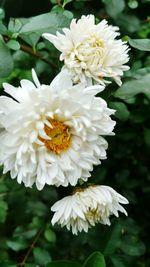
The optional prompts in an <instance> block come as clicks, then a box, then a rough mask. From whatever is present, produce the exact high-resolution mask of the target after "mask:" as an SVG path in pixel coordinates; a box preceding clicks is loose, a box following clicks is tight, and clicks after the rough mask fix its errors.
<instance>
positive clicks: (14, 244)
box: [7, 238, 28, 251]
mask: <svg viewBox="0 0 150 267" xmlns="http://www.w3.org/2000/svg"><path fill="white" fill-rule="evenodd" d="M7 246H8V247H9V248H11V249H12V250H14V251H20V250H24V249H25V248H27V247H28V243H27V242H26V241H25V240H23V239H21V238H20V239H19V238H18V239H17V238H14V239H12V240H8V241H7Z"/></svg>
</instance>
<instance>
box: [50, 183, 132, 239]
mask: <svg viewBox="0 0 150 267" xmlns="http://www.w3.org/2000/svg"><path fill="white" fill-rule="evenodd" d="M119 203H121V204H128V200H127V199H126V198H125V197H123V196H122V195H120V194H118V193H117V192H116V191H115V190H114V189H112V188H111V187H109V186H104V185H101V186H89V187H87V188H86V189H83V190H82V189H80V188H79V189H78V190H77V191H76V192H75V193H74V194H73V195H71V196H67V197H64V198H63V199H61V200H59V201H57V202H56V203H55V204H54V205H53V206H52V207H51V210H52V211H53V212H55V214H54V216H53V218H52V224H53V225H54V224H55V223H58V224H60V225H61V227H63V226H66V227H67V229H68V230H70V229H72V232H73V234H77V233H78V232H81V231H85V232H88V228H91V227H92V226H94V225H95V224H96V223H102V224H107V225H110V220H109V217H110V215H115V216H116V217H118V216H119V214H118V211H120V212H122V213H124V214H125V215H127V212H126V211H125V209H124V208H123V207H122V206H121V205H120V204H119Z"/></svg>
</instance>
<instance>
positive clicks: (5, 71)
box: [0, 37, 13, 77]
mask: <svg viewBox="0 0 150 267" xmlns="http://www.w3.org/2000/svg"><path fill="white" fill-rule="evenodd" d="M6 66H7V68H6ZM12 69H13V59H12V56H11V53H10V51H9V49H8V47H7V46H6V44H5V43H4V41H3V40H2V37H0V77H6V76H8V75H9V74H10V73H11V71H12Z"/></svg>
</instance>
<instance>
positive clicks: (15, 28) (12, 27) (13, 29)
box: [8, 18, 22, 33]
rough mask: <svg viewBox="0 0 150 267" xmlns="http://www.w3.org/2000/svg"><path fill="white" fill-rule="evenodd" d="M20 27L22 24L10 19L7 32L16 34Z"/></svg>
mask: <svg viewBox="0 0 150 267" xmlns="http://www.w3.org/2000/svg"><path fill="white" fill-rule="evenodd" d="M21 27H22V23H21V21H20V20H19V19H14V18H11V19H10V21H9V24H8V31H10V32H11V33H17V32H19V30H20V29H21Z"/></svg>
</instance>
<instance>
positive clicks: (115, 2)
mask: <svg viewBox="0 0 150 267" xmlns="http://www.w3.org/2000/svg"><path fill="white" fill-rule="evenodd" d="M103 3H104V4H105V5H106V11H107V13H108V14H109V15H110V16H111V17H113V18H115V17H117V16H118V14H120V13H121V12H122V11H123V10H124V8H125V2H124V0H103Z"/></svg>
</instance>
